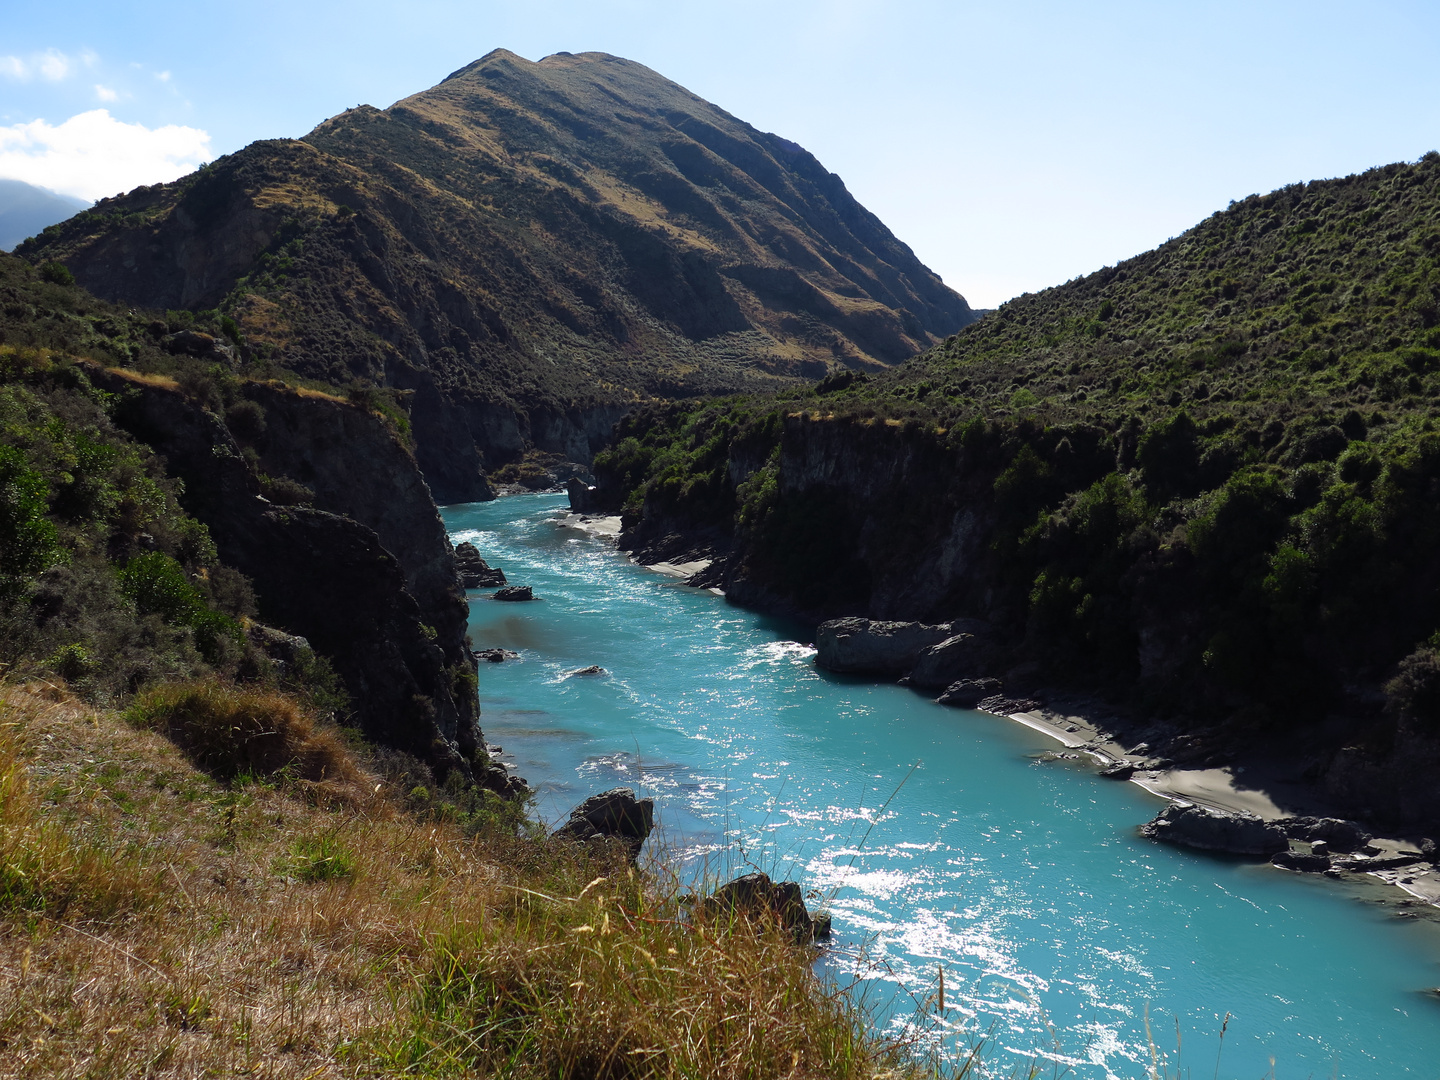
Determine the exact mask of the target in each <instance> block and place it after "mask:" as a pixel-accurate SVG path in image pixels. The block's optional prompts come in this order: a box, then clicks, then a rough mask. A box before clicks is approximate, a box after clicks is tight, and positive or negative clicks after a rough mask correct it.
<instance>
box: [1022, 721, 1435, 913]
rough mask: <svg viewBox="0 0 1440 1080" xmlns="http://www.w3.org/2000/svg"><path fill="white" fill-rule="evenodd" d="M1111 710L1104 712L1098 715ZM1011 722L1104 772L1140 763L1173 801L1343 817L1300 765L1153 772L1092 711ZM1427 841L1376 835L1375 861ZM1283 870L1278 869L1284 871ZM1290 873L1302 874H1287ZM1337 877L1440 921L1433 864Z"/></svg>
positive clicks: (1138, 772)
mask: <svg viewBox="0 0 1440 1080" xmlns="http://www.w3.org/2000/svg"><path fill="white" fill-rule="evenodd" d="M1104 711H1107V710H1105V709H1104V708H1103V706H1102V707H1099V708H1097V709H1095V710H1094V712H1097V713H1098V712H1104ZM1008 716H1009V719H1011V720H1014V721H1015V722H1016V723H1019V724H1024V725H1025V726H1026V727H1028V728H1031V729H1032V730H1034V731H1038V732H1040V733H1041V734H1043V735H1047V736H1049V737H1050V738H1052V739H1054V740H1055V741H1056V742H1058V743H1060V744H1061V745H1062V746H1064V747H1066V748H1067V749H1069V750H1076V751H1079V752H1081V753H1084V754H1086V755H1088V756H1090V757H1091V758H1093V759H1094V760H1095V761H1096V762H1097V763H1098V764H1099V765H1100V766H1101V767H1102V768H1110V767H1113V766H1117V765H1121V766H1134V767H1135V772H1134V773H1132V774H1131V775H1130V776H1129V777H1128V778H1127V779H1128V780H1129V781H1130V783H1132V784H1136V785H1138V786H1139V787H1142V788H1144V789H1145V790H1146V791H1148V792H1150V793H1151V794H1152V795H1157V796H1159V797H1160V798H1162V799H1169V800H1171V801H1181V802H1190V803H1196V804H1198V805H1201V806H1208V807H1211V808H1213V809H1216V810H1224V811H1227V812H1230V813H1247V814H1254V815H1255V816H1256V817H1259V818H1262V819H1264V820H1265V821H1280V820H1282V819H1284V818H1289V817H1301V816H1313V817H1329V816H1332V815H1333V814H1334V812H1335V808H1334V806H1333V804H1332V803H1330V801H1329V800H1328V799H1327V798H1326V797H1325V793H1324V792H1322V791H1320V790H1318V789H1317V788H1315V787H1314V785H1312V784H1308V783H1306V782H1305V781H1304V780H1303V779H1302V778H1300V777H1297V776H1296V775H1294V765H1293V763H1292V762H1285V761H1281V760H1277V759H1274V758H1270V757H1264V756H1258V755H1257V756H1248V757H1247V756H1242V757H1240V758H1238V759H1237V760H1236V762H1235V763H1234V764H1232V765H1225V766H1221V767H1217V768H1205V769H1184V768H1153V767H1150V766H1152V765H1153V764H1154V759H1152V758H1151V757H1150V756H1149V755H1148V754H1147V753H1146V752H1145V751H1146V750H1148V747H1145V746H1144V744H1140V745H1138V746H1125V745H1124V744H1123V743H1122V742H1120V741H1119V740H1118V739H1117V738H1116V737H1115V735H1114V734H1113V733H1112V732H1110V731H1108V730H1106V728H1105V727H1104V726H1103V725H1102V724H1101V723H1099V722H1097V721H1096V719H1095V718H1094V716H1093V714H1088V713H1087V711H1086V710H1056V709H1047V708H1038V709H1032V710H1030V711H1028V712H1020V713H1011V714H1008ZM1424 840H1425V838H1424V837H1421V836H1415V835H1398V836H1381V835H1375V836H1373V837H1372V839H1371V844H1372V845H1373V846H1374V848H1376V849H1377V850H1376V852H1375V854H1373V855H1372V856H1370V858H1371V859H1372V860H1373V861H1375V862H1377V863H1378V862H1385V861H1388V860H1391V859H1395V858H1397V857H1399V856H1401V854H1402V853H1403V852H1414V851H1417V850H1419V848H1420V847H1421V845H1422V844H1423V843H1424ZM1279 869H1280V868H1278V867H1277V870H1279ZM1280 872H1282V873H1294V872H1295V871H1290V870H1280ZM1329 873H1330V874H1332V875H1334V876H1346V875H1350V876H1358V875H1362V874H1363V875H1364V876H1366V877H1368V878H1371V879H1373V880H1376V881H1380V882H1383V883H1384V884H1386V885H1390V886H1394V887H1395V888H1397V889H1399V890H1401V891H1402V892H1403V893H1405V894H1406V895H1408V896H1411V897H1414V898H1417V899H1419V900H1422V901H1424V902H1425V903H1426V904H1427V905H1430V906H1431V907H1434V908H1435V909H1436V912H1435V917H1437V918H1440V869H1437V868H1436V867H1435V866H1434V865H1433V864H1430V863H1417V864H1415V865H1414V866H1406V867H1399V868H1380V869H1376V870H1371V871H1364V870H1332V871H1329Z"/></svg>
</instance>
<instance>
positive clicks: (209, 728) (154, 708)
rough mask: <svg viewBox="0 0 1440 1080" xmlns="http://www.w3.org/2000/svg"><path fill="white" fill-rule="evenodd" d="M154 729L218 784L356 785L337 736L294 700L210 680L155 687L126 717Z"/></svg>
mask: <svg viewBox="0 0 1440 1080" xmlns="http://www.w3.org/2000/svg"><path fill="white" fill-rule="evenodd" d="M126 715H127V716H128V718H129V719H130V722H131V723H133V724H134V725H135V726H136V727H141V728H149V729H152V730H155V731H159V732H161V733H162V734H164V735H166V736H167V737H169V738H170V739H171V740H173V741H174V742H175V743H176V745H178V746H179V747H181V749H183V750H184V751H185V752H186V753H187V754H188V755H189V756H190V758H191V760H193V761H194V762H195V764H196V765H198V766H199V767H200V768H202V769H204V770H205V771H206V772H208V773H210V774H211V775H212V776H215V777H217V778H218V779H221V780H235V779H239V778H243V777H273V776H277V775H280V774H284V775H285V776H286V777H288V778H290V779H294V780H306V781H311V782H312V783H321V782H326V781H329V782H331V783H340V784H344V783H358V781H359V779H360V771H359V768H358V766H357V765H356V764H355V759H354V758H353V756H352V755H351V754H350V751H349V750H348V748H347V747H346V746H345V743H344V741H343V740H342V738H341V736H340V734H339V732H338V731H336V730H335V729H333V728H330V727H325V726H321V725H318V724H317V723H316V722H315V720H314V719H312V718H311V717H310V716H309V715H308V714H307V713H306V712H305V711H304V710H303V709H302V708H301V707H300V705H299V704H297V703H296V701H295V700H294V698H292V697H290V696H288V695H286V694H282V693H279V692H277V691H274V690H264V689H246V688H243V687H234V686H227V685H225V684H223V683H220V682H216V681H213V680H204V681H198V682H189V683H177V684H171V685H165V686H159V687H156V688H154V689H152V690H150V691H148V692H146V693H144V694H142V695H141V696H140V697H139V698H137V699H136V700H135V702H134V703H133V704H132V705H131V707H130V709H129V710H128V712H127V714H126Z"/></svg>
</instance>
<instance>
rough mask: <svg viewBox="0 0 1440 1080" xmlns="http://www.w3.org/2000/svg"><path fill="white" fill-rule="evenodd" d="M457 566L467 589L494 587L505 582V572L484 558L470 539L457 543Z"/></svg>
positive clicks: (461, 582)
mask: <svg viewBox="0 0 1440 1080" xmlns="http://www.w3.org/2000/svg"><path fill="white" fill-rule="evenodd" d="M455 567H456V569H457V570H459V571H460V584H461V585H463V586H464V587H465V588H467V589H493V588H495V587H496V586H500V585H504V584H505V572H504V571H503V570H501V569H499V568H498V567H492V566H491V565H490V564H489V563H487V562H486V561H485V560H484V559H482V558H481V557H480V551H479V549H478V548H476V546H475V545H474V544H472V543H470V542H469V541H468V540H467V541H464V542H462V543H459V544H456V545H455Z"/></svg>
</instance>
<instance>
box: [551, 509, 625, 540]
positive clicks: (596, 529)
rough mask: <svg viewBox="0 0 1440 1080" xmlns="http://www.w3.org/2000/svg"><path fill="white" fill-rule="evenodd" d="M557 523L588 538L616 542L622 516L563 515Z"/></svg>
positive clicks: (557, 519)
mask: <svg viewBox="0 0 1440 1080" xmlns="http://www.w3.org/2000/svg"><path fill="white" fill-rule="evenodd" d="M555 520H556V523H557V524H558V525H559V526H560V527H561V528H562V529H575V530H577V531H579V532H583V533H585V534H586V535H588V536H598V537H601V538H602V539H605V540H610V541H614V539H615V538H616V537H617V536H619V535H620V516H619V515H618V514H616V515H612V516H603V515H599V514H594V515H592V514H574V513H569V514H563V515H561V516H560V517H559V518H556V519H555Z"/></svg>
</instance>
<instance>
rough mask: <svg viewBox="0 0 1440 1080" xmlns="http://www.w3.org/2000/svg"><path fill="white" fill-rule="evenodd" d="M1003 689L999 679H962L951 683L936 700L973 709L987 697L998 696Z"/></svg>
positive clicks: (944, 703) (943, 703)
mask: <svg viewBox="0 0 1440 1080" xmlns="http://www.w3.org/2000/svg"><path fill="white" fill-rule="evenodd" d="M1002 689H1004V687H1002V686H1001V684H1000V680H999V679H961V680H960V681H959V682H956V683H951V684H950V685H949V686H948V687H947V688H946V690H945V692H944V693H943V694H941V695H940V696H939V697H938V698H936V699H935V700H936V701H938V702H939V703H940V704H941V705H955V706H957V707H959V708H961V709H973V708H975V706H977V705H979V704H980V702H982V701H984V700H985V699H986V698H992V697H997V696H998V695H999V694H1000V691H1001V690H1002Z"/></svg>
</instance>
